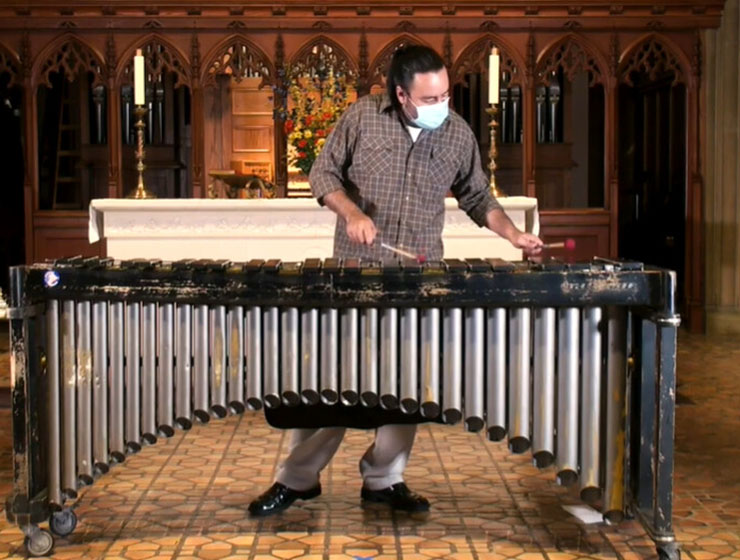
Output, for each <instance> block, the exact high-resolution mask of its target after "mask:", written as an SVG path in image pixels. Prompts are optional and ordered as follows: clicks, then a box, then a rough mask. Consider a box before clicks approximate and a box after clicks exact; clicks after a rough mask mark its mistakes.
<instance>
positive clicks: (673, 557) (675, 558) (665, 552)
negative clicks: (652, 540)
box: [658, 548, 681, 560]
mask: <svg viewBox="0 0 740 560" xmlns="http://www.w3.org/2000/svg"><path fill="white" fill-rule="evenodd" d="M658 558H659V560H681V551H680V550H678V549H677V548H672V549H665V548H659V549H658Z"/></svg>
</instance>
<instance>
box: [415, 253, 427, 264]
mask: <svg viewBox="0 0 740 560" xmlns="http://www.w3.org/2000/svg"><path fill="white" fill-rule="evenodd" d="M416 262H418V263H419V264H424V263H425V262H427V258H426V257H425V256H424V255H419V256H418V257H416Z"/></svg>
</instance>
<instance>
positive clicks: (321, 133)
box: [316, 128, 326, 138]
mask: <svg viewBox="0 0 740 560" xmlns="http://www.w3.org/2000/svg"><path fill="white" fill-rule="evenodd" d="M316 136H317V137H318V138H323V137H324V136H326V130H324V129H323V128H320V129H318V130H317V131H316Z"/></svg>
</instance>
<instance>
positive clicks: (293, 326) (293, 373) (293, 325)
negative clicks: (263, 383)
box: [280, 307, 301, 406]
mask: <svg viewBox="0 0 740 560" xmlns="http://www.w3.org/2000/svg"><path fill="white" fill-rule="evenodd" d="M280 319H281V328H280V335H281V336H280V370H281V378H282V379H281V381H282V399H283V403H284V404H286V405H288V406H298V405H299V404H300V403H301V387H300V371H299V363H300V357H299V355H298V348H299V346H298V332H299V327H300V323H299V322H298V309H297V308H295V307H288V308H285V309H282V310H281V312H280Z"/></svg>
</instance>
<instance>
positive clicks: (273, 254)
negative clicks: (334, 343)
mask: <svg viewBox="0 0 740 560" xmlns="http://www.w3.org/2000/svg"><path fill="white" fill-rule="evenodd" d="M500 202H501V204H502V206H503V207H504V210H505V211H506V213H507V214H508V215H509V217H510V218H511V220H512V221H513V222H514V224H515V225H516V226H517V227H518V228H519V229H521V230H524V231H529V232H533V233H535V234H537V233H538V232H539V216H538V213H537V200H536V199H534V198H527V197H520V196H515V197H508V198H502V199H500ZM445 214H446V215H445V227H444V231H443V234H442V238H443V241H444V245H445V257H447V258H468V257H480V258H489V257H497V258H502V259H507V260H520V259H521V258H522V252H521V251H520V250H516V249H514V248H513V247H512V246H511V244H509V242H508V241H506V240H504V239H502V238H500V237H498V236H497V235H495V234H493V233H492V232H491V231H489V230H488V229H486V228H479V227H478V226H477V225H476V224H475V223H473V222H472V221H471V220H470V218H468V216H467V215H466V214H465V213H464V212H463V211H462V210H460V209H459V208H458V207H457V201H456V200H455V199H454V198H448V199H447V200H446V213H445ZM334 224H335V215H334V213H333V212H332V211H330V210H329V209H328V208H322V207H320V206H319V205H318V204H317V202H316V201H315V200H314V199H287V198H281V199H251V200H233V199H232V200H227V199H155V200H130V199H97V200H93V201H92V202H91V203H90V224H89V225H90V227H89V240H90V243H94V242H96V241H99V240H101V239H104V240H105V241H106V255H107V256H109V257H113V258H115V259H134V258H141V259H161V260H167V261H173V260H178V259H186V258H194V259H228V260H232V261H247V260H249V259H271V258H280V259H283V260H285V261H302V260H304V259H307V258H327V257H330V256H331V254H332V245H333V241H334Z"/></svg>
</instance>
